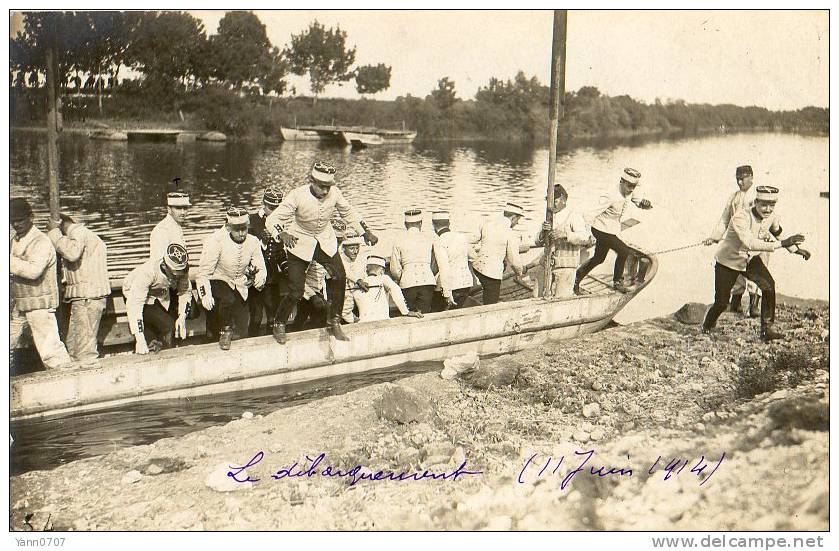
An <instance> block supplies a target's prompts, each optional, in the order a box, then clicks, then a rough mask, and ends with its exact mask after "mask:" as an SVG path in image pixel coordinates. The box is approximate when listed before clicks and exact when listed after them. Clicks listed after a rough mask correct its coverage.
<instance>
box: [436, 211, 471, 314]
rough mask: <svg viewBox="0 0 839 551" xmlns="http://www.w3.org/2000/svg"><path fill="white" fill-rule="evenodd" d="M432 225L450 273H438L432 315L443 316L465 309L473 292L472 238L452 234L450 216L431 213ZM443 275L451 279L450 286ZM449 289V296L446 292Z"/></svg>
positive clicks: (442, 212)
mask: <svg viewBox="0 0 839 551" xmlns="http://www.w3.org/2000/svg"><path fill="white" fill-rule="evenodd" d="M431 224H432V225H433V226H434V233H435V234H436V235H437V242H436V243H435V247H436V248H437V249H438V250H439V251H440V253H441V256H445V258H447V259H448V266H447V268H448V269H447V270H438V271H437V287H436V292H435V293H434V302H433V304H432V311H434V312H442V311H443V310H444V309H446V308H447V307H449V308H463V307H464V306H465V304H466V299H468V298H469V292H470V291H471V290H472V270H470V269H469V238H468V237H467V236H466V235H464V234H462V233H460V232H454V231H451V220H450V217H449V213H448V212H445V211H437V212H432V213H431ZM443 274H447V275H448V282H447V283H446V284H445V285H444V284H443ZM446 289H448V293H447V292H446Z"/></svg>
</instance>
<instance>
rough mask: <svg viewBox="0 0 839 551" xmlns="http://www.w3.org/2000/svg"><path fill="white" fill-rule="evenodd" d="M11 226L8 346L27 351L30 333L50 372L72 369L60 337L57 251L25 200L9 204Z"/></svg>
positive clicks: (16, 200) (14, 200)
mask: <svg viewBox="0 0 839 551" xmlns="http://www.w3.org/2000/svg"><path fill="white" fill-rule="evenodd" d="M9 225H11V227H12V229H13V230H14V233H13V235H12V237H11V242H10V243H9V272H10V274H11V285H10V287H9V294H10V295H11V299H12V309H11V313H10V317H11V319H10V323H9V347H10V348H11V349H12V350H17V349H21V348H24V344H25V341H26V340H27V339H26V338H25V337H26V336H27V335H29V334H31V336H32V340H33V341H35V348H36V349H37V350H38V355H40V357H41V361H42V362H43V363H44V367H46V368H47V369H65V368H70V367H72V361H71V360H70V355H69V354H68V353H67V349H66V348H65V347H64V343H63V342H61V338H60V337H59V335H58V323H57V322H56V319H55V309H56V308H58V278H57V277H56V268H55V263H56V255H55V249H54V248H53V246H52V243H50V240H49V238H48V237H47V236H46V235H44V233H43V232H42V231H40V230H39V229H38V228H36V227H35V224H34V223H33V216H32V207H31V206H30V205H29V202H28V201H27V200H26V199H17V198H16V199H12V200H11V201H10V202H9Z"/></svg>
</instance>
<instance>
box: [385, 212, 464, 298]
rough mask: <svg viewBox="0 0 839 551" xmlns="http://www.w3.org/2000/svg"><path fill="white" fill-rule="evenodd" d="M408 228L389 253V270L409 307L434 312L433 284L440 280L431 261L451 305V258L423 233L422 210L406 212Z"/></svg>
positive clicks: (444, 294)
mask: <svg viewBox="0 0 839 551" xmlns="http://www.w3.org/2000/svg"><path fill="white" fill-rule="evenodd" d="M405 229H406V230H407V231H406V232H405V233H404V234H402V235H401V236H400V237H399V238H397V239H396V241H394V243H393V249H392V251H391V255H390V273H391V274H392V275H393V279H394V281H397V282H398V283H399V287H400V288H401V289H402V295H403V296H404V297H405V303H406V304H407V305H408V308H409V309H410V310H419V311H420V312H422V313H423V314H428V313H429V312H431V304H432V301H433V300H434V287H435V285H436V283H437V279H436V278H435V277H434V272H433V271H432V269H431V263H432V261H433V262H434V263H435V264H436V265H437V268H438V271H439V272H440V274H441V278H440V280H441V282H442V284H443V296H444V297H445V298H446V302H447V303H448V304H454V299H453V298H452V293H451V290H450V289H449V288H448V284H449V278H448V269H449V259H448V257H447V256H446V251H445V250H444V249H442V248H441V247H440V246H439V245H438V244H437V243H436V242H434V241H432V239H431V237H430V236H428V235H426V234H423V233H422V231H421V230H422V211H421V210H419V209H412V210H408V211H405Z"/></svg>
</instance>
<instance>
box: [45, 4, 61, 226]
mask: <svg viewBox="0 0 839 551" xmlns="http://www.w3.org/2000/svg"><path fill="white" fill-rule="evenodd" d="M48 21H49V22H50V28H49V32H48V33H47V37H48V38H47V40H48V42H47V45H46V46H47V51H46V54H47V55H46V58H47V60H46V61H47V82H46V87H47V170H48V173H49V183H50V218H52V219H53V220H58V212H59V195H58V105H57V104H56V90H57V89H58V78H57V76H58V75H57V73H58V71H57V66H58V60H57V59H56V48H55V42H56V33H57V31H58V29H57V28H56V26H57V24H58V23H57V20H56V18H55V15H51V16H50V17H49V19H48Z"/></svg>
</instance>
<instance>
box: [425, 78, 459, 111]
mask: <svg viewBox="0 0 839 551" xmlns="http://www.w3.org/2000/svg"><path fill="white" fill-rule="evenodd" d="M429 97H430V98H431V101H432V102H434V104H435V105H436V106H437V108H438V109H441V110H443V111H445V110H446V109H449V108H451V107H452V106H453V105H454V104H455V103H456V102H457V101H458V98H457V93H456V92H455V91H454V81H453V80H449V77H443V78H441V79H440V80H438V81H437V88H436V89H435V90H432V91H431V95H430V96H429Z"/></svg>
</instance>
